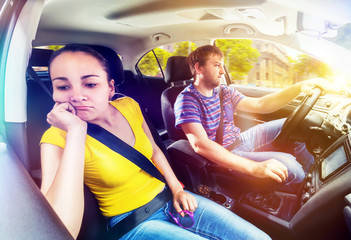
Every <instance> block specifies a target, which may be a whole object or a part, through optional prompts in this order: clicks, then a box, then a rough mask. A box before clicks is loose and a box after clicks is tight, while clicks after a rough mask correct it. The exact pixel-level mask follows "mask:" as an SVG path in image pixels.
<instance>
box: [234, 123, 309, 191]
mask: <svg viewBox="0 0 351 240" xmlns="http://www.w3.org/2000/svg"><path fill="white" fill-rule="evenodd" d="M284 122H285V119H278V120H274V121H270V122H266V123H263V124H259V125H256V126H254V127H252V128H250V129H248V130H246V131H244V132H242V133H241V139H242V143H241V145H239V146H238V147H237V148H235V149H234V150H232V153H234V154H236V155H239V156H242V157H245V158H248V159H251V160H254V161H259V162H261V161H265V160H269V159H272V158H274V159H276V160H278V161H280V162H282V163H283V164H284V165H285V166H286V167H287V168H288V178H287V179H286V181H285V182H284V184H285V185H286V186H288V185H291V184H296V183H300V182H302V180H303V179H304V178H305V174H306V173H307V172H308V170H309V169H310V167H311V166H312V164H313V162H314V158H313V156H312V155H311V154H310V153H309V152H308V151H307V149H306V146H305V144H304V143H292V144H290V145H289V146H280V147H276V146H273V145H272V142H273V140H274V139H275V137H276V136H277V135H278V134H279V133H280V130H281V128H282V126H283V124H284Z"/></svg>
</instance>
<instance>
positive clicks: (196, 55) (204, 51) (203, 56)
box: [188, 45, 223, 75]
mask: <svg viewBox="0 0 351 240" xmlns="http://www.w3.org/2000/svg"><path fill="white" fill-rule="evenodd" d="M211 55H217V56H220V57H221V58H223V52H222V50H221V49H219V48H218V47H217V46H212V45H204V46H201V47H198V48H197V49H195V50H194V51H192V52H191V53H190V54H189V56H188V64H189V68H190V71H191V73H192V74H193V75H195V64H196V63H197V62H198V63H199V64H200V66H203V65H204V64H205V63H206V61H207V59H208V58H209V57H210V56H211Z"/></svg>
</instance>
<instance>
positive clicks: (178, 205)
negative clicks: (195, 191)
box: [143, 120, 197, 212]
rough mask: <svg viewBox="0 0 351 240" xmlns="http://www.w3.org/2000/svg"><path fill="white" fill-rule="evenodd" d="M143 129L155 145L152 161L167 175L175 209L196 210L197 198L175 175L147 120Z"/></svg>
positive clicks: (153, 145) (178, 210)
mask: <svg viewBox="0 0 351 240" xmlns="http://www.w3.org/2000/svg"><path fill="white" fill-rule="evenodd" d="M143 129H144V132H145V133H146V135H147V136H148V138H149V140H150V142H151V144H152V147H153V155H152V161H153V162H154V163H155V165H156V166H157V167H158V168H159V169H160V170H161V172H162V173H163V176H164V177H165V179H166V181H167V184H168V186H169V188H170V189H171V191H172V193H173V205H174V208H175V210H176V211H177V212H180V211H182V210H189V211H195V209H196V208H197V202H196V199H195V198H194V196H192V195H191V194H189V193H187V192H185V191H184V190H183V186H182V185H181V184H180V182H179V180H178V179H177V177H176V176H175V174H174V172H173V170H172V168H171V166H170V165H169V163H168V161H167V159H166V157H165V156H164V154H163V152H162V151H161V149H160V148H159V147H158V146H157V144H156V143H155V141H154V139H153V137H152V134H151V132H150V129H149V127H148V126H147V124H146V122H145V120H144V121H143Z"/></svg>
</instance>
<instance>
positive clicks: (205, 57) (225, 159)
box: [174, 45, 327, 185]
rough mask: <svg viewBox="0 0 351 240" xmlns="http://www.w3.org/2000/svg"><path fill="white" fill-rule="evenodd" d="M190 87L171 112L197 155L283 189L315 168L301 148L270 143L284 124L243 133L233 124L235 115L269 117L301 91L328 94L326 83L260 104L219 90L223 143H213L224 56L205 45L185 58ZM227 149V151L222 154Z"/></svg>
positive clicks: (306, 86) (310, 82) (300, 145)
mask: <svg viewBox="0 0 351 240" xmlns="http://www.w3.org/2000/svg"><path fill="white" fill-rule="evenodd" d="M188 62H189V67H190V70H191V71H192V73H193V76H194V82H193V83H192V84H190V85H189V86H188V87H186V88H185V89H184V90H183V91H182V92H181V93H180V94H179V95H178V97H177V100H176V102H175V106H174V112H175V116H176V127H181V128H182V130H183V131H184V133H185V134H186V136H187V138H188V140H189V141H190V144H191V146H192V147H193V149H194V150H195V152H196V153H198V154H200V155H202V156H204V157H206V158H207V159H209V160H210V161H213V162H214V163H217V164H219V165H222V166H224V167H227V168H229V169H232V170H234V171H237V172H241V173H244V174H248V175H251V176H255V177H258V178H268V179H273V180H275V181H277V182H279V183H284V184H285V185H291V184H294V183H299V182H301V181H302V180H303V179H304V177H305V173H306V172H307V171H308V169H309V168H310V166H311V165H312V164H313V156H312V155H311V154H310V153H309V152H308V151H307V150H306V148H305V146H304V144H303V143H296V144H293V146H291V148H293V149H291V152H293V153H294V155H295V156H297V160H296V158H295V157H294V156H293V155H292V154H289V153H285V152H282V151H281V150H278V149H277V148H276V147H274V146H273V145H272V144H271V143H272V141H273V140H274V138H275V137H276V136H277V135H278V134H279V132H280V130H281V127H282V125H283V123H284V121H285V119H281V120H275V121H271V122H267V123H264V124H260V125H257V126H255V127H252V128H250V129H248V130H247V131H244V132H242V133H241V131H240V129H239V128H238V127H236V126H235V124H234V111H236V110H245V111H247V112H252V113H270V112H273V111H276V110H278V109H279V108H281V107H283V106H284V105H286V104H287V103H289V102H290V101H291V100H293V99H294V98H295V97H296V96H298V95H299V94H300V92H301V91H302V90H303V91H304V92H306V93H311V91H312V88H314V87H316V86H317V87H320V88H322V90H324V89H326V88H325V86H327V82H326V81H325V80H323V79H313V80H308V81H304V82H299V83H297V84H295V85H293V86H291V87H289V88H287V89H283V90H281V91H279V92H275V93H272V94H269V95H266V96H263V97H260V98H251V97H246V96H244V95H242V94H241V93H239V92H238V91H237V90H236V89H234V88H230V87H226V86H221V91H222V93H223V132H224V135H223V143H222V145H220V144H218V143H217V142H216V132H217V129H218V126H219V122H220V109H221V108H220V98H219V94H218V89H217V87H218V86H219V85H220V83H221V79H222V76H223V74H224V73H225V72H224V63H223V53H222V51H221V50H220V49H219V48H218V47H216V46H211V45H206V46H202V47H199V48H197V49H196V50H194V51H193V52H191V53H190V54H189V56H188ZM228 147H229V148H230V149H229V150H228V149H226V148H228Z"/></svg>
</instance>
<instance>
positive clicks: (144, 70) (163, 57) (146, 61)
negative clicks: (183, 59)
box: [137, 42, 196, 77]
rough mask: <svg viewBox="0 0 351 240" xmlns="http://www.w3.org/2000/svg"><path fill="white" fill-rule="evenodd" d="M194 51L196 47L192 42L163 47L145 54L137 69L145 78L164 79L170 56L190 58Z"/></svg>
mask: <svg viewBox="0 0 351 240" xmlns="http://www.w3.org/2000/svg"><path fill="white" fill-rule="evenodd" d="M194 49H196V45H195V44H194V43H192V42H178V43H173V44H167V45H163V46H161V47H158V48H155V49H153V50H151V51H150V52H148V53H147V54H145V55H144V56H143V57H142V58H141V59H140V60H139V62H138V64H137V68H138V69H139V71H140V72H141V74H143V75H145V76H149V77H163V75H164V74H163V73H164V71H165V69H166V64H167V60H168V58H169V57H170V56H188V55H189V53H190V52H191V51H193V50H194Z"/></svg>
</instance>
